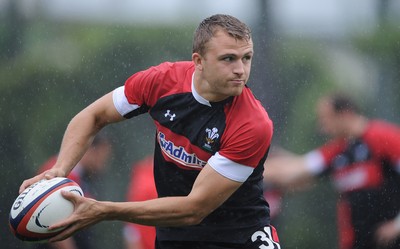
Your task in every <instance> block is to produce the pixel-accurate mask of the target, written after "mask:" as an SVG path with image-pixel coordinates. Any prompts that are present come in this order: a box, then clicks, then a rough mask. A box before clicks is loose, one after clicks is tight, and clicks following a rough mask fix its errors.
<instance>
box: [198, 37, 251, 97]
mask: <svg viewBox="0 0 400 249" xmlns="http://www.w3.org/2000/svg"><path fill="white" fill-rule="evenodd" d="M206 46H207V48H206V53H205V54H204V56H200V57H201V75H202V79H203V80H202V81H203V82H202V89H201V92H202V93H203V94H204V95H205V96H207V97H206V98H207V99H208V100H209V101H221V100H224V99H226V98H228V97H230V96H237V95H240V94H241V93H242V90H243V87H244V86H245V84H246V82H247V80H248V79H249V76H250V68H251V60H252V57H253V43H252V41H251V40H249V41H246V40H236V39H235V38H233V37H231V36H229V35H228V34H227V33H226V32H224V31H221V30H220V31H217V32H216V34H215V35H214V37H213V38H212V39H211V40H210V41H209V42H208V43H207V44H206ZM203 83H204V84H203Z"/></svg>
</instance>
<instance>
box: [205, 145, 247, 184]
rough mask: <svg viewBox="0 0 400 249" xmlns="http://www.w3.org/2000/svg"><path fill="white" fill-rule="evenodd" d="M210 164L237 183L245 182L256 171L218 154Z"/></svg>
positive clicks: (212, 158)
mask: <svg viewBox="0 0 400 249" xmlns="http://www.w3.org/2000/svg"><path fill="white" fill-rule="evenodd" d="M208 164H209V165H210V166H211V167H212V168H213V169H214V170H215V171H217V172H218V173H220V174H221V175H223V176H225V177H226V178H228V179H231V180H233V181H236V182H245V181H246V180H247V178H249V176H250V175H251V174H252V173H253V170H254V169H253V168H252V167H250V166H246V165H243V164H239V163H235V162H234V161H232V160H229V159H228V158H226V157H224V156H222V155H220V154H219V153H218V152H217V153H215V155H213V156H212V157H211V158H210V159H209V160H208Z"/></svg>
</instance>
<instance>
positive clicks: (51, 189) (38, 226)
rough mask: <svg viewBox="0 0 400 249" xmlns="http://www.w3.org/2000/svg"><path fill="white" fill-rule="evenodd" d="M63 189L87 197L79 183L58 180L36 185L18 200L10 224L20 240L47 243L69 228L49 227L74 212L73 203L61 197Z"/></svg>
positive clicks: (14, 205)
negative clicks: (50, 229) (53, 228)
mask: <svg viewBox="0 0 400 249" xmlns="http://www.w3.org/2000/svg"><path fill="white" fill-rule="evenodd" d="M61 190H64V191H69V192H72V193H75V194H77V195H80V196H83V191H82V189H81V188H80V186H79V185H78V184H77V183H76V182H74V181H72V180H70V179H68V178H64V177H56V178H52V179H49V180H41V181H38V182H36V183H34V184H32V185H31V186H29V187H28V188H26V189H25V190H24V191H23V192H22V193H21V194H20V195H19V196H18V197H17V198H16V199H15V201H14V203H13V204H12V207H11V211H10V216H9V225H10V229H11V231H12V232H13V233H14V235H15V236H16V237H17V238H18V239H20V240H23V241H37V242H44V241H46V240H47V239H49V238H51V237H53V236H55V235H57V234H59V233H60V232H61V231H62V230H63V229H65V227H62V228H59V229H56V230H52V231H49V230H48V228H49V226H51V225H54V224H56V223H58V222H59V221H62V220H64V219H66V218H67V217H68V216H70V215H71V214H72V212H73V211H74V205H73V203H72V202H70V201H68V200H67V199H65V198H64V197H63V196H62V195H61Z"/></svg>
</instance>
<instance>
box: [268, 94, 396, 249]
mask: <svg viewBox="0 0 400 249" xmlns="http://www.w3.org/2000/svg"><path fill="white" fill-rule="evenodd" d="M316 111H317V117H318V122H319V125H320V129H321V131H322V133H324V134H325V135H328V136H329V137H331V140H330V141H329V142H328V143H326V144H324V145H322V146H321V147H319V148H317V149H315V150H312V151H311V152H309V153H306V154H305V155H295V154H290V153H286V154H285V155H275V156H271V157H270V158H269V159H268V160H267V161H266V172H267V174H265V175H264V176H265V180H266V181H267V182H268V183H270V184H276V185H279V186H281V187H285V186H286V187H287V186H295V184H296V183H297V182H302V183H304V181H305V180H307V179H312V177H313V176H317V175H321V174H322V173H323V172H327V173H330V174H331V176H332V177H333V180H334V183H335V187H336V188H337V190H338V191H339V193H340V198H339V202H338V205H337V208H338V228H339V236H340V239H339V245H340V248H341V249H350V248H351V249H373V248H391V249H395V248H400V241H399V235H400V215H399V211H400V176H399V173H400V128H399V127H398V126H396V125H394V124H391V123H388V122H386V121H383V120H369V119H368V118H367V117H365V116H364V115H362V114H361V113H360V110H359V108H358V106H357V105H356V104H355V103H354V102H353V101H352V100H351V99H350V98H348V97H347V96H345V95H342V94H333V95H329V96H324V97H322V98H320V99H319V101H318V104H317V110H316Z"/></svg>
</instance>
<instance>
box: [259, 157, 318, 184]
mask: <svg viewBox="0 0 400 249" xmlns="http://www.w3.org/2000/svg"><path fill="white" fill-rule="evenodd" d="M264 167H265V170H264V181H265V182H266V183H267V184H273V185H276V186H279V187H283V188H293V187H303V186H304V184H306V183H307V182H309V180H311V179H312V177H313V173H312V172H311V170H310V169H309V167H308V166H307V158H306V156H305V155H296V154H293V153H284V154H281V153H279V154H276V155H274V154H271V155H270V157H268V158H267V160H266V161H265V163H264Z"/></svg>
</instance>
